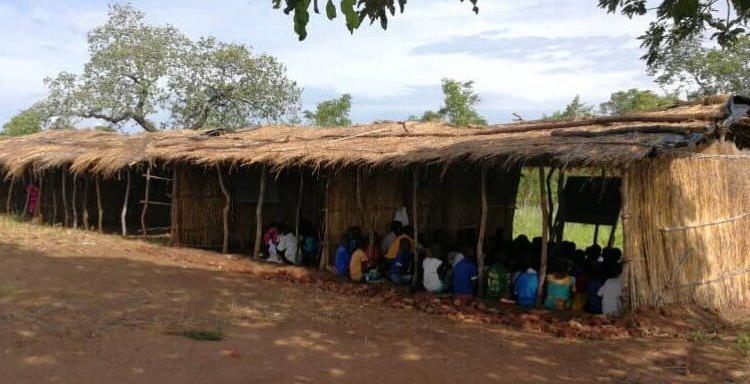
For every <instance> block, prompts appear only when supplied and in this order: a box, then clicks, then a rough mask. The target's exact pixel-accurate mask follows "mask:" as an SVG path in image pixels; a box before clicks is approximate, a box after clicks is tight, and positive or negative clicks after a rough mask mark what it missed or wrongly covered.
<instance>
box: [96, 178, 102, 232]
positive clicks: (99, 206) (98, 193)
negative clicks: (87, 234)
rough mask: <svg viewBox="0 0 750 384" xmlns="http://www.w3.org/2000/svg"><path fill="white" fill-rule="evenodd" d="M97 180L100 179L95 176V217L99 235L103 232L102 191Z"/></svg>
mask: <svg viewBox="0 0 750 384" xmlns="http://www.w3.org/2000/svg"><path fill="white" fill-rule="evenodd" d="M99 179H101V178H100V177H99V176H96V178H95V179H94V182H95V183H96V210H97V216H96V228H97V230H98V231H99V233H103V232H104V207H103V206H102V189H101V186H100V185H99Z"/></svg>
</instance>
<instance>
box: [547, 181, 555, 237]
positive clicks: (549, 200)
mask: <svg viewBox="0 0 750 384" xmlns="http://www.w3.org/2000/svg"><path fill="white" fill-rule="evenodd" d="M554 173H555V169H554V168H550V169H549V173H548V174H547V177H546V183H547V185H546V188H547V223H549V225H550V229H551V228H552V225H553V223H554V220H553V219H554V216H553V215H554V212H555V203H554V200H552V176H553V175H554ZM552 236H553V233H552V232H551V231H550V237H552Z"/></svg>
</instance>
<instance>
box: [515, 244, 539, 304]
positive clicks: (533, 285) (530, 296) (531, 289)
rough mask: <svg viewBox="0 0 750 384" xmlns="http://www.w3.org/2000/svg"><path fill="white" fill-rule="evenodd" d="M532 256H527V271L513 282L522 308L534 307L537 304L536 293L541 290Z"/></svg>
mask: <svg viewBox="0 0 750 384" xmlns="http://www.w3.org/2000/svg"><path fill="white" fill-rule="evenodd" d="M531 260H532V257H531V255H528V254H527V255H526V257H525V264H526V265H525V266H526V270H525V271H523V272H521V274H519V275H518V277H517V278H516V280H515V281H514V282H513V292H514V293H515V296H516V300H517V303H518V305H520V306H522V307H533V306H534V305H535V304H536V293H537V289H538V288H539V275H538V274H537V272H536V270H535V269H534V268H533V267H532V265H534V263H533V262H532V261H531Z"/></svg>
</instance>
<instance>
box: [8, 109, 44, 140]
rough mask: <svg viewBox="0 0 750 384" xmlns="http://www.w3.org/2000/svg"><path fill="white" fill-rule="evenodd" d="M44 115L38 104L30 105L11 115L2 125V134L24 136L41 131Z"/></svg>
mask: <svg viewBox="0 0 750 384" xmlns="http://www.w3.org/2000/svg"><path fill="white" fill-rule="evenodd" d="M45 120H46V117H45V115H44V111H43V109H42V108H41V107H40V105H39V104H35V105H32V106H31V107H29V108H27V109H24V110H23V111H21V112H19V113H18V114H17V115H15V116H13V118H11V119H10V121H8V122H7V123H5V125H3V131H2V132H1V134H2V135H5V136H24V135H30V134H32V133H37V132H41V130H42V129H43V128H44V124H45Z"/></svg>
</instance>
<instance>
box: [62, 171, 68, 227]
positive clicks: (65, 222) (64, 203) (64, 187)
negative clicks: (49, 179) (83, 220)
mask: <svg viewBox="0 0 750 384" xmlns="http://www.w3.org/2000/svg"><path fill="white" fill-rule="evenodd" d="M67 173H68V171H67V170H66V169H65V168H62V177H61V178H62V182H61V191H62V206H63V225H64V226H66V227H67V226H68V225H70V217H69V216H68V186H67V185H66V184H67V180H66V178H67V177H66V174H67Z"/></svg>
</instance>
